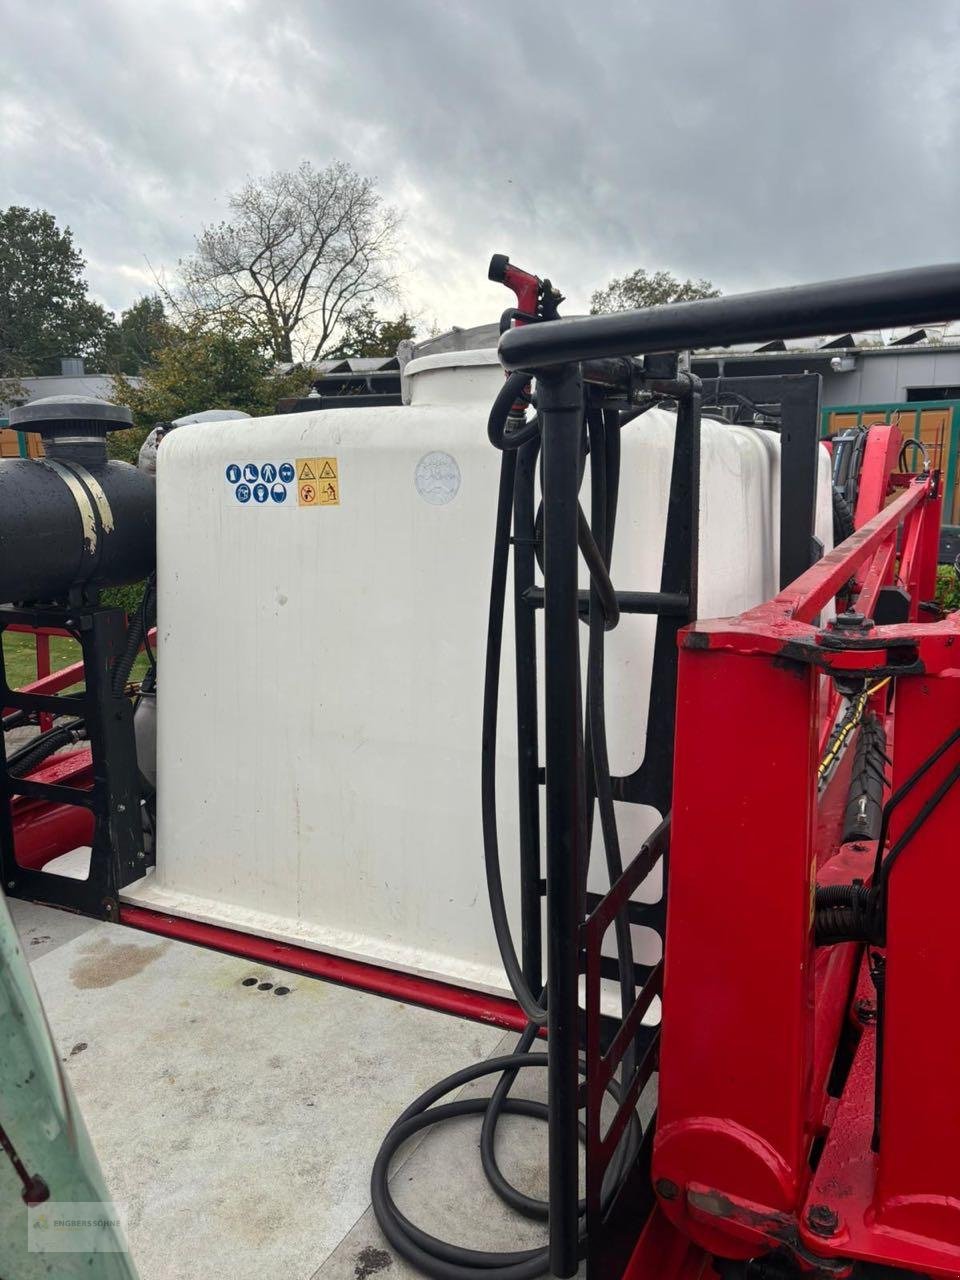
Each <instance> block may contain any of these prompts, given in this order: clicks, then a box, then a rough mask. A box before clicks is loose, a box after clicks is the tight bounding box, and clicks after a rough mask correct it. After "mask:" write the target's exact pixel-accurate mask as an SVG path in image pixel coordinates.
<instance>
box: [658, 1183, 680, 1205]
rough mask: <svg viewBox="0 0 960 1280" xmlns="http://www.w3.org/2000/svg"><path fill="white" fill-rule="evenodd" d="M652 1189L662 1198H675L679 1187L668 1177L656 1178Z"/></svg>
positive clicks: (678, 1192)
mask: <svg viewBox="0 0 960 1280" xmlns="http://www.w3.org/2000/svg"><path fill="white" fill-rule="evenodd" d="M654 1189H655V1190H656V1193H657V1195H658V1196H660V1198H661V1199H662V1200H676V1198H677V1196H678V1195H679V1194H680V1188H679V1187H678V1186H677V1184H676V1183H675V1182H671V1181H670V1179H669V1178H658V1179H657V1181H656V1184H655V1188H654Z"/></svg>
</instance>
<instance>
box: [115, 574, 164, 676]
mask: <svg viewBox="0 0 960 1280" xmlns="http://www.w3.org/2000/svg"><path fill="white" fill-rule="evenodd" d="M155 581H156V579H155V577H154V575H153V574H151V575H150V577H149V578H148V579H147V581H146V582H145V583H144V587H143V596H142V598H141V600H140V607H139V608H138V609H137V611H136V613H135V614H134V615H133V617H132V618H131V619H130V623H129V625H128V627H127V636H126V640H125V641H124V645H123V648H122V650H121V651H120V654H119V656H118V657H117V660H116V661H115V662H114V664H113V671H112V673H111V676H110V688H111V690H112V692H113V695H114V697H117V698H119V697H122V696H123V691H124V689H125V688H126V687H127V681H128V680H129V679H130V672H131V671H132V670H133V664H134V663H135V662H136V660H137V654H138V653H139V652H140V649H141V647H142V645H143V643H144V641H145V640H146V635H147V632H148V631H149V629H150V627H151V626H152V625H153V606H154V602H155V600H156V592H155V590H154V583H155Z"/></svg>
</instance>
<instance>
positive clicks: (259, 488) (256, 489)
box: [253, 484, 270, 502]
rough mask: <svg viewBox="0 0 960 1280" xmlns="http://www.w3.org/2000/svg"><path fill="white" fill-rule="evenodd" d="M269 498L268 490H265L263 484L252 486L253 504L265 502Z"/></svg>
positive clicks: (265, 487)
mask: <svg viewBox="0 0 960 1280" xmlns="http://www.w3.org/2000/svg"><path fill="white" fill-rule="evenodd" d="M269 496H270V490H269V489H268V488H267V486H266V485H265V484H255V485H254V486H253V500H254V502H266V500H267V498H269Z"/></svg>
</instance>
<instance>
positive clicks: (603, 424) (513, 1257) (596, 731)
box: [371, 377, 642, 1280]
mask: <svg viewBox="0 0 960 1280" xmlns="http://www.w3.org/2000/svg"><path fill="white" fill-rule="evenodd" d="M526 381H527V380H526V378H525V377H519V378H514V379H512V380H511V379H508V380H507V381H506V382H505V383H504V386H503V388H502V389H501V392H500V394H499V395H498V397H497V401H496V403H495V405H494V408H493V410H492V411H491V414H490V419H489V422H488V429H489V434H490V439H491V442H492V443H493V444H494V445H495V446H496V447H497V448H499V449H501V450H502V457H501V466H500V482H499V491H498V497H497V514H496V523H495V538H494V556H493V572H492V576H491V586H490V604H489V611H488V619H487V650H486V665H485V674H484V694H483V727H482V746H481V814H482V824H483V843H484V860H485V867H486V873H487V888H488V893H489V898H490V909H491V914H492V917H493V924H494V931H495V934H496V938H497V945H498V947H499V950H500V954H501V958H502V961H503V965H504V969H505V970H506V973H507V977H508V980H509V982H510V986H511V988H512V990H513V992H514V995H515V996H516V998H517V1000H518V1002H519V1004H520V1006H521V1007H522V1008H523V1010H524V1012H525V1013H526V1015H527V1017H528V1018H529V1019H530V1021H529V1022H528V1024H527V1027H526V1028H525V1030H524V1031H523V1033H522V1035H521V1036H520V1039H519V1040H518V1042H517V1045H516V1048H515V1051H514V1052H513V1053H511V1054H506V1055H503V1056H500V1057H498V1058H494V1059H491V1060H489V1061H487V1062H482V1063H478V1064H476V1065H475V1066H471V1067H467V1068H465V1069H464V1070H462V1071H458V1072H454V1073H453V1074H452V1075H450V1076H448V1077H446V1079H444V1080H441V1081H440V1082H438V1083H437V1084H436V1085H434V1086H433V1087H432V1088H430V1089H428V1090H426V1092H425V1093H423V1094H422V1095H421V1096H420V1097H419V1098H418V1099H416V1101H415V1102H413V1103H411V1105H410V1106H409V1107H407V1109H406V1110H405V1111H404V1112H403V1114H402V1115H401V1116H400V1117H399V1119H398V1120H397V1121H396V1123H395V1124H394V1125H393V1127H392V1128H391V1129H390V1131H389V1133H388V1134H387V1136H386V1138H385V1139H384V1142H383V1145H382V1147H381V1149H380V1152H379V1154H378V1156H377V1160H376V1163H375V1165H374V1169H373V1174H372V1177H371V1200H372V1204H373V1209H374V1213H375V1215H376V1218H377V1221H378V1222H379V1224H380V1227H381V1229H382V1230H383V1232H384V1235H385V1236H386V1238H387V1240H388V1241H389V1243H390V1244H391V1246H392V1247H393V1248H394V1249H395V1250H396V1252H397V1253H398V1254H399V1255H400V1256H402V1257H403V1258H405V1259H406V1260H407V1261H408V1262H410V1263H412V1264H413V1265H414V1266H416V1267H417V1268H418V1269H419V1270H421V1271H423V1272H424V1273H425V1274H426V1275H428V1276H431V1277H433V1278H434V1280H480V1278H484V1280H533V1277H536V1276H540V1275H542V1274H543V1273H544V1272H546V1271H547V1270H549V1268H550V1261H551V1259H550V1251H549V1246H546V1245H545V1246H544V1247H543V1248H541V1249H533V1250H530V1249H527V1250H515V1251H509V1250H507V1251H490V1252H487V1251H479V1250H474V1249H465V1248H462V1247H460V1246H457V1245H453V1244H450V1243H449V1242H447V1241H444V1240H441V1239H440V1238H438V1237H436V1236H432V1235H430V1234H429V1233H427V1232H425V1231H424V1230H423V1229H422V1228H420V1227H418V1226H417V1225H416V1224H415V1223H413V1222H411V1221H410V1219H409V1218H407V1217H406V1216H405V1215H404V1214H403V1213H402V1212H401V1211H400V1209H399V1208H398V1207H397V1205H396V1203H395V1202H394V1200H393V1198H392V1196H391V1193H390V1188H389V1172H390V1164H391V1161H392V1158H393V1156H394V1154H395V1152H396V1151H397V1150H398V1148H399V1147H400V1146H401V1145H402V1144H403V1143H404V1142H405V1141H406V1140H407V1139H408V1138H410V1137H412V1136H413V1135H414V1134H416V1133H418V1132H420V1131H422V1130H423V1129H425V1128H427V1127H429V1126H431V1125H433V1124H436V1123H439V1122H442V1121H444V1120H449V1119H455V1118H457V1117H461V1116H468V1115H473V1116H481V1117H482V1126H481V1132H480V1160H481V1165H482V1168H483V1171H484V1174H485V1176H486V1178H487V1181H488V1182H489V1183H490V1186H491V1187H492V1189H493V1190H494V1192H495V1193H496V1194H497V1195H498V1196H499V1197H500V1198H501V1199H502V1200H503V1201H504V1203H506V1204H507V1205H509V1206H510V1207H511V1208H513V1209H514V1210H515V1211H517V1212H518V1213H521V1214H523V1215H524V1216H526V1217H529V1218H533V1219H537V1220H540V1221H546V1220H547V1219H548V1215H549V1203H548V1202H546V1201H542V1200H538V1199H536V1198H534V1197H532V1196H528V1195H526V1194H525V1193H523V1192H522V1191H520V1190H519V1189H518V1188H516V1187H514V1186H512V1184H511V1183H510V1182H508V1180H507V1179H506V1178H505V1177H504V1175H503V1172H502V1171H501V1169H500V1167H499V1165H498V1163H497V1158H496V1134H497V1125H498V1124H499V1121H500V1119H501V1117H502V1116H503V1115H525V1116H528V1117H532V1118H534V1119H540V1120H547V1119H548V1118H549V1108H548V1106H546V1105H545V1104H544V1103H541V1102H533V1101H530V1100H527V1099H516V1098H512V1097H511V1096H510V1090H511V1088H512V1087H513V1084H514V1082H515V1081H516V1079H517V1077H518V1075H519V1072H520V1071H521V1070H522V1069H524V1068H526V1067H531V1066H536V1067H546V1066H548V1062H549V1059H548V1056H547V1054H544V1053H540V1052H533V1051H532V1050H533V1046H534V1045H535V1042H536V1039H537V1036H538V1034H539V1031H540V1028H541V1027H542V1026H543V1025H544V1024H545V1023H546V1020H547V1008H546V1003H545V1000H544V996H545V992H542V993H541V994H540V997H539V999H538V998H537V997H536V996H535V995H534V993H533V991H532V990H531V989H530V986H529V984H528V982H527V980H526V977H525V974H524V970H523V967H522V966H521V964H520V961H519V958H518V956H517V951H516V948H515V946H514V942H513V937H512V934H511V930H510V923H509V919H508V916H507V910H506V903H505V899H504V892H503V882H502V874H501V868H500V850H499V840H498V834H497V811H496V809H497V806H496V798H497V797H496V744H497V723H498V710H499V707H498V704H499V686H500V662H501V652H502V643H503V623H504V613H505V602H506V590H507V576H508V567H509V559H510V545H511V530H512V527H513V517H514V498H515V489H516V485H517V471H518V457H517V448H519V447H520V445H522V444H530V445H531V450H532V456H531V457H529V458H527V459H526V462H525V465H527V466H528V467H531V468H532V467H535V465H536V454H537V452H538V451H539V436H540V432H539V424H538V423H536V422H533V423H530V424H527V425H526V426H524V427H522V428H520V429H519V430H518V431H515V432H510V433H507V431H506V427H507V422H508V418H509V416H510V410H511V408H512V407H513V405H514V404H515V403H516V400H517V398H518V396H519V395H520V393H521V392H522V391H523V389H524V387H525V386H526ZM619 427H620V423H619V421H618V420H616V418H615V417H614V415H607V414H603V413H602V412H601V411H600V410H599V408H598V407H597V406H592V409H591V412H590V416H589V418H588V422H587V428H588V430H587V434H586V435H584V436H583V439H582V444H581V449H582V453H581V468H580V477H581V479H582V477H583V472H584V469H583V462H584V460H585V457H586V449H587V444H588V441H589V448H590V455H591V511H592V512H593V517H592V527H591V525H590V524H588V523H587V521H586V519H585V517H584V515H583V512H582V509H581V510H579V511H578V539H577V541H578V545H579V547H580V550H581V554H582V555H583V556H584V560H585V561H586V563H587V566H588V568H589V570H590V582H591V591H590V602H591V609H590V621H589V626H590V638H589V645H588V663H587V698H586V701H587V713H586V731H585V735H584V736H585V741H586V752H587V760H588V761H589V762H590V768H589V769H588V774H589V781H588V793H589V794H588V797H587V798H588V801H589V812H590V813H591V814H592V811H593V808H594V805H595V806H596V808H597V810H598V812H599V815H600V823H601V829H602V832H603V837H604V850H605V854H606V861H607V871H608V874H609V876H610V880H611V883H613V882H614V881H615V880H616V879H617V878H619V875H620V874H621V872H622V858H621V854H620V845H619V839H618V836H617V829H616V818H615V813H614V807H613V795H612V787H611V784H610V770H609V761H608V758H607V747H606V725H605V717H604V705H603V684H604V682H603V637H604V632H605V631H606V630H608V629H609V627H610V626H611V625H614V624H615V622H616V620H617V618H618V617H619V608H618V605H617V598H616V593H615V591H614V589H613V585H612V583H611V581H610V574H609V566H610V553H611V547H612V540H613V530H614V525H615V521H616V506H617V489H618V482H619V468H620V455H619V446H620V437H619ZM579 732H580V733H581V734H583V733H584V727H583V725H582V724H581V725H580V729H579ZM587 861H589V841H588V842H587ZM587 870H588V867H587V866H582V867H581V868H580V885H579V889H580V894H581V897H583V896H584V895H585V893H586V878H587ZM583 909H585V908H584V907H581V910H583ZM616 937H617V944H618V951H619V954H620V958H621V1000H622V1005H623V1011H624V1014H626V1013H627V1012H628V1011H629V1009H630V1008H632V1005H633V1001H634V995H635V983H634V976H633V962H632V960H633V957H632V943H631V936H630V925H629V919H628V917H627V915H626V913H625V912H624V913H621V916H620V917H618V919H617V921H616ZM632 1061H633V1050H632V1049H631V1050H629V1051H628V1053H627V1054H626V1055H625V1057H624V1072H625V1078H628V1079H629V1078H630V1074H632V1072H631V1063H632ZM583 1070H584V1066H583V1063H582V1061H581V1074H582V1073H583ZM487 1075H498V1076H499V1080H498V1081H497V1084H496V1086H495V1088H494V1090H493V1092H492V1094H491V1095H490V1096H489V1097H484V1098H467V1099H459V1100H457V1101H455V1102H448V1103H442V1104H440V1105H437V1106H435V1105H434V1103H437V1102H438V1101H439V1099H441V1098H442V1097H444V1095H446V1094H449V1093H451V1092H453V1091H454V1090H456V1089H458V1088H461V1087H462V1086H463V1085H465V1084H468V1083H470V1082H472V1081H474V1080H477V1079H480V1078H481V1077H483V1076H487ZM608 1092H609V1093H610V1094H611V1095H612V1096H613V1097H614V1098H619V1088H618V1085H617V1083H616V1082H615V1081H611V1082H610V1084H609V1085H608ZM581 1101H582V1100H581ZM578 1133H579V1137H580V1140H581V1141H584V1140H585V1130H584V1126H583V1124H582V1123H578V1124H577V1125H575V1127H574V1133H573V1137H574V1141H576V1137H577V1134H578ZM641 1137H642V1129H641V1125H640V1121H639V1118H638V1117H637V1116H636V1115H634V1116H633V1117H631V1120H630V1123H629V1125H628V1127H627V1130H626V1132H625V1134H624V1137H623V1140H622V1141H621V1143H620V1145H619V1148H618V1150H617V1152H616V1154H615V1156H614V1158H613V1159H612V1160H611V1162H610V1165H609V1167H608V1169H607V1172H606V1175H605V1179H604V1185H603V1189H602V1193H601V1199H602V1203H603V1204H604V1205H607V1204H609V1202H610V1199H611V1197H612V1196H613V1195H614V1194H615V1193H616V1191H617V1189H618V1187H619V1185H620V1183H621V1181H622V1178H623V1175H624V1173H625V1171H626V1170H627V1168H628V1167H630V1165H631V1164H632V1162H633V1160H634V1158H635V1156H636V1153H637V1150H638V1146H639V1142H640V1139H641ZM585 1209H586V1204H585V1201H583V1200H582V1199H581V1200H580V1201H579V1202H578V1204H577V1212H578V1221H577V1222H576V1223H573V1224H572V1226H573V1245H574V1248H575V1250H576V1249H577V1248H578V1247H579V1250H580V1251H581V1252H582V1250H583V1247H584V1239H585V1237H584V1233H585V1221H584V1217H583V1215H584V1213H585ZM578 1241H579V1246H578Z"/></svg>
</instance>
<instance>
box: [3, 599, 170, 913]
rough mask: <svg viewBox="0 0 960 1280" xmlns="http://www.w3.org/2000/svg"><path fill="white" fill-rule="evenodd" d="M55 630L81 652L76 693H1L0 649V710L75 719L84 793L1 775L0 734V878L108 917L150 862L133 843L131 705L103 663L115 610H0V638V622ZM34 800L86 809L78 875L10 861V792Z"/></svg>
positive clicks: (117, 642)
mask: <svg viewBox="0 0 960 1280" xmlns="http://www.w3.org/2000/svg"><path fill="white" fill-rule="evenodd" d="M14 623H24V624H26V625H28V626H31V627H56V628H60V629H63V630H67V631H73V632H74V633H75V634H76V635H77V638H78V639H79V641H80V646H81V650H82V653H83V667H84V676H83V679H84V691H83V693H79V694H76V693H74V694H59V695H53V694H29V693H21V692H20V691H19V690H16V689H11V688H10V686H9V684H8V681H7V675H6V668H5V665H4V661H3V652H2V646H0V706H4V707H16V708H20V709H23V710H25V711H50V712H53V713H54V714H55V715H79V716H82V717H83V719H84V722H85V724H86V728H87V738H88V740H89V743H90V751H91V757H92V767H93V785H92V787H91V788H90V789H89V790H83V789H81V788H79V787H74V786H63V785H57V784H49V783H41V782H31V781H29V780H27V779H22V778H16V777H13V776H11V774H10V772H9V769H8V768H7V758H6V750H5V747H4V744H3V740H2V739H3V735H0V877H2V883H3V887H4V889H5V891H6V893H7V896H8V897H11V898H27V899H29V900H30V901H33V902H44V903H49V904H50V905H52V906H58V907H67V908H69V909H70V910H72V911H79V912H81V913H82V914H84V915H88V916H94V917H97V918H99V919H102V920H116V919H117V918H118V914H119V895H120V890H121V889H122V888H123V887H124V886H125V885H128V884H130V883H132V882H133V881H134V880H138V879H139V878H140V877H141V876H143V875H144V874H145V873H146V871H147V869H148V867H149V866H150V865H152V864H151V862H150V861H148V859H147V857H146V854H145V852H144V848H143V830H142V826H141V816H140V780H139V773H138V769H137V751H136V741H135V738H134V732H133V707H132V705H131V703H130V699H129V698H128V697H127V696H126V693H125V692H121V694H120V695H119V696H118V695H116V694H115V693H114V692H113V688H112V681H111V674H112V670H113V664H114V662H115V661H116V659H117V657H118V655H119V654H120V652H121V651H122V649H123V646H124V642H125V640H126V635H127V628H126V617H125V615H124V613H123V611H122V610H121V609H111V608H106V607H100V606H92V607H91V606H83V607H76V608H58V607H55V606H51V607H49V608H43V609H39V608H36V609H30V608H26V609H18V608H15V607H13V606H9V605H4V606H2V607H0V636H2V634H3V631H4V630H5V629H6V627H7V626H10V625H11V624H14ZM18 795H22V796H35V797H37V798H38V799H42V800H48V801H51V802H53V803H59V804H74V805H79V806H81V807H82V808H86V809H90V810H91V811H92V813H93V816H94V834H93V843H92V845H91V853H90V871H89V874H88V876H87V878H86V879H85V880H78V879H75V878H73V877H72V876H63V875H57V874H56V873H54V872H47V871H43V870H35V869H31V868H27V867H22V866H20V865H19V863H18V862H17V860H16V855H15V848H14V835H13V816H12V811H11V804H12V801H13V799H14V797H15V796H18Z"/></svg>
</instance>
